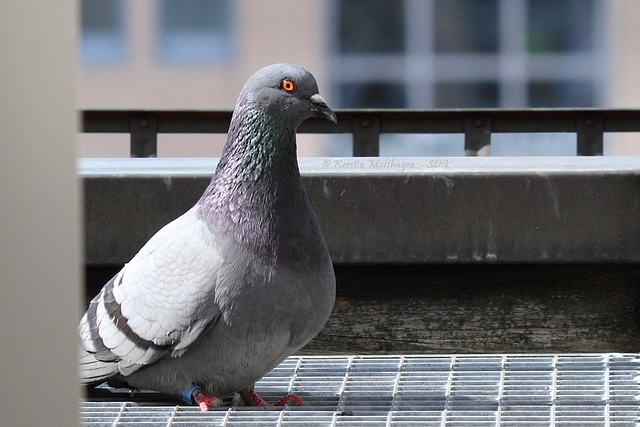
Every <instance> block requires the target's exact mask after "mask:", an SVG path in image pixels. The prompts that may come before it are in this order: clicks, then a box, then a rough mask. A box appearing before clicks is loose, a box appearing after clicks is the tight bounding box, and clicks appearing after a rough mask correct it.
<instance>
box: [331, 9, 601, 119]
mask: <svg viewBox="0 0 640 427" xmlns="http://www.w3.org/2000/svg"><path fill="white" fill-rule="evenodd" d="M333 5H334V6H333V13H334V14H335V15H336V16H335V18H334V19H330V22H332V24H333V25H334V26H336V27H337V28H334V29H333V30H330V32H329V33H330V34H334V37H335V38H334V39H333V41H332V42H331V46H332V55H331V61H330V63H331V70H332V81H333V82H334V87H333V89H334V91H335V92H336V93H335V94H334V95H333V99H335V100H336V101H337V104H338V105H337V106H338V107H373V108H416V109H424V108H426V109H428V108H493V107H496V108H524V107H597V106H601V105H602V104H603V103H604V91H603V89H602V88H603V87H604V81H605V76H606V74H605V70H604V63H605V62H606V61H604V57H605V48H604V37H602V34H603V33H604V31H603V23H604V18H603V17H604V16H605V15H606V14H605V13H604V12H605V9H604V8H605V7H606V3H605V2H598V1H596V0H425V1H409V0H405V1H400V0H398V1H384V0H382V1H379V0H377V1H366V0H334V3H333Z"/></svg>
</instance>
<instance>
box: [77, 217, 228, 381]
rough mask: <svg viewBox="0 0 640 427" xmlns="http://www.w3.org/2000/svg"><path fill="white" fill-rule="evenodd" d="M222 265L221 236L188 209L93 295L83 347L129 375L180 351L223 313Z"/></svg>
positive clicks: (83, 324)
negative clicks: (219, 297)
mask: <svg viewBox="0 0 640 427" xmlns="http://www.w3.org/2000/svg"><path fill="white" fill-rule="evenodd" d="M219 265H220V257H219V253H218V250H217V248H216V243H215V239H214V236H213V235H212V234H211V232H210V231H209V229H208V228H207V226H206V224H205V223H203V222H202V221H201V220H200V219H199V218H198V216H197V215H196V214H195V211H194V210H193V209H192V210H190V211H188V212H187V213H185V214H184V215H182V216H181V217H179V218H177V219H176V220H174V221H173V222H171V223H169V224H167V225H166V226H165V227H164V228H162V229H161V230H160V231H158V232H157V233H156V234H155V235H154V236H153V237H152V238H151V239H150V240H149V241H148V242H147V244H146V245H145V246H144V247H143V248H142V249H141V250H140V252H138V254H136V256H135V257H133V259H132V260H131V261H130V262H129V263H128V264H126V265H125V266H124V267H123V269H122V270H121V271H120V272H119V273H118V274H117V275H116V276H115V277H113V278H112V279H111V280H110V281H109V282H108V283H107V284H106V285H105V286H104V287H103V288H102V290H101V291H100V293H99V294H98V295H97V296H96V297H95V298H94V299H93V300H92V301H91V303H90V305H89V309H88V310H87V312H86V313H85V315H84V317H83V318H82V320H81V321H80V327H79V330H80V337H81V345H82V347H83V349H84V350H85V351H87V352H89V353H91V354H93V355H94V356H95V358H96V360H98V361H100V362H111V363H114V364H117V368H118V369H117V370H118V371H119V372H120V373H121V374H124V375H128V374H131V373H133V372H135V371H136V370H138V369H139V368H140V367H142V366H144V365H148V364H150V363H153V362H154V361H156V360H158V359H159V358H160V357H162V356H164V355H165V354H168V353H171V355H172V356H175V357H178V356H180V355H181V354H182V353H184V352H185V351H186V350H187V348H188V346H189V345H190V344H191V343H192V342H193V341H195V340H196V339H197V338H198V336H199V335H200V334H201V333H202V331H203V330H204V329H206V328H208V327H211V326H212V325H213V323H215V321H216V320H217V318H218V316H219V309H218V306H217V305H216V304H215V302H214V300H215V291H216V281H217V276H218V270H219ZM88 368H89V367H88Z"/></svg>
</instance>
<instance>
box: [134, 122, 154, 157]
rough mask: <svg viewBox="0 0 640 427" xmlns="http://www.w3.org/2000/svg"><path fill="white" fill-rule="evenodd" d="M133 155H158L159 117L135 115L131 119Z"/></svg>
mask: <svg viewBox="0 0 640 427" xmlns="http://www.w3.org/2000/svg"><path fill="white" fill-rule="evenodd" d="M130 131H131V157H157V156H158V117H157V116H154V115H133V116H131V121H130Z"/></svg>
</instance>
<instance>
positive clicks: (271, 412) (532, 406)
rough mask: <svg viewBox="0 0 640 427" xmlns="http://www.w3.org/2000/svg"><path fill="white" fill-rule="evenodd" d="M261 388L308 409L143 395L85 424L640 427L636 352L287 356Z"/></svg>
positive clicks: (93, 406) (100, 402)
mask: <svg viewBox="0 0 640 427" xmlns="http://www.w3.org/2000/svg"><path fill="white" fill-rule="evenodd" d="M256 391H257V392H258V393H259V394H260V395H261V396H262V397H263V398H264V399H265V400H267V401H275V400H276V399H278V398H280V397H282V396H283V395H285V394H287V393H296V394H297V395H299V396H301V397H302V398H303V399H304V405H303V406H300V407H287V408H286V409H284V410H282V409H274V408H258V409H256V408H247V407H234V408H228V407H227V408H219V409H217V410H212V411H211V412H205V413H201V412H199V410H198V408H197V407H194V406H182V405H176V404H174V403H167V401H166V400H165V401H164V402H163V401H161V400H159V399H158V398H157V395H154V394H152V393H148V394H146V395H145V393H142V392H140V393H137V395H136V396H137V398H136V399H135V400H136V402H131V401H128V402H123V401H106V400H104V399H99V398H98V399H96V398H91V399H89V400H87V401H84V402H82V404H81V416H82V423H83V425H85V426H126V425H145V426H187V425H189V426H204V425H206V426H249V425H250V426H255V425H264V426H293V425H306V426H334V425H335V426H343V425H344V426H365V425H366V426H371V425H393V426H400V425H413V426H467V425H468V426H497V425H501V426H502V425H504V426H569V425H570V426H589V425H594V426H635V425H639V426H640V355H638V354H625V355H623V354H579V355H489V356H475V355H474V356H462V355H461V356H336V357H310V356H303V357H290V358H288V359H287V360H285V361H284V362H282V363H281V364H280V365H279V366H278V367H277V368H276V369H274V370H273V371H272V372H271V373H269V374H268V375H267V376H266V377H264V378H263V379H262V380H260V381H259V382H258V383H257V384H256ZM116 396H117V395H116ZM125 396H126V395H125Z"/></svg>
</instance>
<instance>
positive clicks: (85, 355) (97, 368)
mask: <svg viewBox="0 0 640 427" xmlns="http://www.w3.org/2000/svg"><path fill="white" fill-rule="evenodd" d="M78 369H79V371H80V382H81V383H82V384H85V385H92V384H99V383H101V382H104V381H106V380H108V379H109V378H111V377H113V376H114V375H116V374H117V373H118V364H117V363H113V362H103V361H100V360H98V359H96V358H95V356H94V355H93V354H91V353H89V352H87V351H85V350H83V349H80V357H79V362H78Z"/></svg>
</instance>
